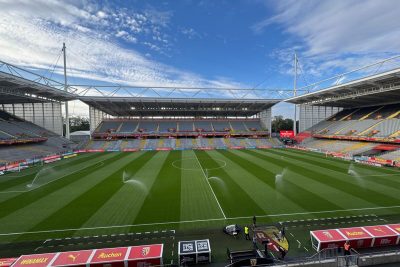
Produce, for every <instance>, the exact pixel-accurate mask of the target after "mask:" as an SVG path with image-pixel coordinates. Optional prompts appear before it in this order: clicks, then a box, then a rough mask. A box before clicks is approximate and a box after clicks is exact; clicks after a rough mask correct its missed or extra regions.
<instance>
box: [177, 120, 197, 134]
mask: <svg viewBox="0 0 400 267" xmlns="http://www.w3.org/2000/svg"><path fill="white" fill-rule="evenodd" d="M178 125H179V132H193V131H194V128H193V122H192V121H179V122H178Z"/></svg>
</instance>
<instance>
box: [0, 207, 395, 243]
mask: <svg viewBox="0 0 400 267" xmlns="http://www.w3.org/2000/svg"><path fill="white" fill-rule="evenodd" d="M394 208H400V206H387V207H375V208H359V209H343V210H326V211H314V212H297V213H282V214H267V215H256V216H257V217H259V218H266V217H283V216H296V215H308V214H324V213H335V212H351V211H363V210H380V209H394ZM251 218H253V216H243V217H230V218H214V219H200V220H187V221H175V222H159V223H143V224H127V225H109V226H98V227H83V228H70V229H53V230H42V231H30V232H16V233H0V236H12V235H24V234H43V233H57V232H72V231H74V232H77V231H85V230H100V229H115V228H128V227H140V226H157V225H168V224H180V223H198V222H216V221H225V220H239V219H251Z"/></svg>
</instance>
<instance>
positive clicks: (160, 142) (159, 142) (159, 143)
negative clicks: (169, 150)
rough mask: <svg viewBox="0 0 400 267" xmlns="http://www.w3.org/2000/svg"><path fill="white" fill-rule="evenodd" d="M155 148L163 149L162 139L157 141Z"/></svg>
mask: <svg viewBox="0 0 400 267" xmlns="http://www.w3.org/2000/svg"><path fill="white" fill-rule="evenodd" d="M157 147H164V139H159V140H158V144H157Z"/></svg>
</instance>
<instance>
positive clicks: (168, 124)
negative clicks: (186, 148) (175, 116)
mask: <svg viewBox="0 0 400 267" xmlns="http://www.w3.org/2000/svg"><path fill="white" fill-rule="evenodd" d="M158 125H159V129H158V131H159V132H160V133H167V132H171V131H176V128H177V127H178V126H177V123H176V122H174V121H160V122H159V123H158Z"/></svg>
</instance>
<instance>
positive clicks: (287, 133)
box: [279, 131, 294, 138]
mask: <svg viewBox="0 0 400 267" xmlns="http://www.w3.org/2000/svg"><path fill="white" fill-rule="evenodd" d="M279 136H280V137H281V138H294V131H279Z"/></svg>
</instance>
